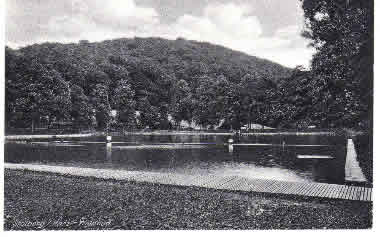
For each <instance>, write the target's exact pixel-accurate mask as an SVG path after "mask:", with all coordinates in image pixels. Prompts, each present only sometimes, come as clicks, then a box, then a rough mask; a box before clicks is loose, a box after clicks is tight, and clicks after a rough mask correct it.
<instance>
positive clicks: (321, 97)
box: [302, 0, 374, 127]
mask: <svg viewBox="0 0 380 237" xmlns="http://www.w3.org/2000/svg"><path fill="white" fill-rule="evenodd" d="M302 7H303V10H304V12H305V18H306V27H307V28H306V30H305V32H304V35H305V36H306V37H308V38H310V39H311V40H312V45H313V46H314V47H315V48H316V49H317V53H316V54H315V55H314V57H313V60H312V68H311V73H312V74H313V77H314V81H313V82H312V83H313V88H314V96H313V97H314V98H313V99H314V101H313V102H314V104H315V105H316V108H319V110H316V112H317V114H318V119H319V121H321V125H322V126H340V127H341V126H345V127H356V126H362V127H368V126H369V125H370V123H371V122H370V121H371V117H372V115H371V114H372V112H371V111H372V107H371V106H372V94H373V86H372V85H373V10H374V9H373V1H372V0H319V1H314V0H303V1H302Z"/></svg>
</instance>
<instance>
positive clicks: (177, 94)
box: [170, 80, 193, 123]
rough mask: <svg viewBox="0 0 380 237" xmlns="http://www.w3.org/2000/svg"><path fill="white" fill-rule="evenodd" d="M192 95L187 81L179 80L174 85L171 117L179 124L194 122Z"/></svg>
mask: <svg viewBox="0 0 380 237" xmlns="http://www.w3.org/2000/svg"><path fill="white" fill-rule="evenodd" d="M192 107H193V105H192V93H191V89H190V87H189V85H188V83H187V82H186V81H185V80H179V81H178V82H177V83H176V84H175V85H174V92H173V105H172V108H171V111H170V112H171V115H172V117H173V119H174V121H176V122H177V123H179V122H181V121H182V120H185V121H189V122H190V121H191V120H192Z"/></svg>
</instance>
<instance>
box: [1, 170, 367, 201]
mask: <svg viewBox="0 0 380 237" xmlns="http://www.w3.org/2000/svg"><path fill="white" fill-rule="evenodd" d="M4 167H5V168H6V169H16V170H30V171H37V172H50V173H56V174H62V175H72V176H81V177H94V178H100V179H113V180H122V181H135V182H149V183H156V184H166V185H178V186H196V187H204V188H212V189H221V190H233V191H246V192H256V193H272V194H284V195H295V196H305V197H315V198H327V199H343V200H356V201H366V202H370V201H372V188H366V187H358V186H347V185H338V184H325V183H296V182H286V181H276V180H264V179H249V178H245V177H240V176H215V175H183V174H169V173H157V172H145V171H124V170H109V169H93V168H78V167H64V166H49V165H33V164H11V163H5V164H4Z"/></svg>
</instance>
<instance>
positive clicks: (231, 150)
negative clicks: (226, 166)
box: [228, 138, 234, 153]
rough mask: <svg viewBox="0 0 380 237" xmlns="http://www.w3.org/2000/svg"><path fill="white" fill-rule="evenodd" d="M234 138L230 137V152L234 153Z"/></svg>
mask: <svg viewBox="0 0 380 237" xmlns="http://www.w3.org/2000/svg"><path fill="white" fill-rule="evenodd" d="M233 142H234V140H233V139H232V138H230V139H228V152H230V153H232V152H233V151H234V145H233V144H232V143H233Z"/></svg>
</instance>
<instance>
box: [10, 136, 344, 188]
mask: <svg viewBox="0 0 380 237" xmlns="http://www.w3.org/2000/svg"><path fill="white" fill-rule="evenodd" d="M229 138H231V137H230V136H202V135H174V136H169V135H166V136H162V135H152V136H145V135H143V136H141V135H137V136H126V137H113V139H112V141H113V142H114V144H112V146H111V145H106V144H105V143H104V138H101V137H92V138H86V140H84V139H83V138H75V139H67V140H66V141H63V142H60V143H56V142H54V141H53V140H51V139H50V140H49V139H38V140H36V141H34V142H37V143H30V142H27V143H14V142H8V143H6V145H5V161H6V162H13V163H43V164H52V165H64V166H79V167H92V168H109V169H125V170H148V171H157V172H172V173H182V174H216V175H236V176H242V177H250V178H262V179H275V180H284V181H295V182H327V183H343V182H344V176H345V175H344V166H345V154H346V153H345V152H346V150H345V149H346V148H345V139H344V138H340V137H332V136H246V137H239V138H235V137H234V138H233V139H234V140H235V143H236V142H239V143H262V144H276V146H255V147H253V146H239V147H233V151H231V150H230V149H229V146H228V145H227V141H228V139H229ZM102 139H103V140H102ZM101 141H103V143H100V142H101ZM172 143H176V144H172ZM186 143H196V145H183V144H186ZM200 143H207V144H204V145H200ZM289 144H298V145H302V144H304V145H311V144H319V145H328V146H320V147H319V146H315V147H310V146H288V145H289ZM298 154H301V155H330V156H332V157H334V159H320V160H318V159H297V155H298Z"/></svg>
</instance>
